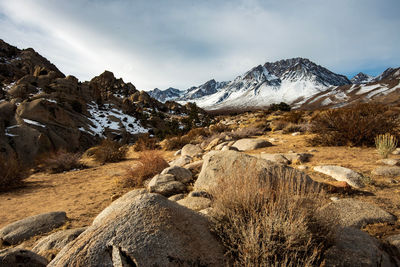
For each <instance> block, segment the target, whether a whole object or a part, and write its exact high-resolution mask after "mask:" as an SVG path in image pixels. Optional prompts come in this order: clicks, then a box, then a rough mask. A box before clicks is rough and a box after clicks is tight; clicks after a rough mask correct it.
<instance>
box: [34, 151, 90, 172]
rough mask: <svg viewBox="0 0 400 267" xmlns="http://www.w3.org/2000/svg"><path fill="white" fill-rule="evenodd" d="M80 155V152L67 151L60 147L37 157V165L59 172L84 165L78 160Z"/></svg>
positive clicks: (46, 169) (49, 170)
mask: <svg viewBox="0 0 400 267" xmlns="http://www.w3.org/2000/svg"><path fill="white" fill-rule="evenodd" d="M80 157H81V154H80V153H69V152H67V151H65V150H63V149H61V150H58V151H56V152H51V153H49V154H46V155H42V156H41V157H40V158H39V166H40V168H41V169H44V170H45V171H48V172H50V173H59V172H64V171H69V170H72V169H80V168H82V167H84V165H83V164H82V163H80V162H79V160H80Z"/></svg>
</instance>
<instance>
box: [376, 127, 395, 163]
mask: <svg viewBox="0 0 400 267" xmlns="http://www.w3.org/2000/svg"><path fill="white" fill-rule="evenodd" d="M375 145H376V149H377V150H378V153H379V154H380V155H381V156H382V158H384V159H386V158H387V157H388V155H389V154H390V153H392V152H393V151H394V150H395V149H396V147H397V139H396V137H395V136H393V135H391V134H389V133H386V134H381V135H378V136H377V137H375Z"/></svg>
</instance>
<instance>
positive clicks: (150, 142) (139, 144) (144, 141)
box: [134, 134, 159, 151]
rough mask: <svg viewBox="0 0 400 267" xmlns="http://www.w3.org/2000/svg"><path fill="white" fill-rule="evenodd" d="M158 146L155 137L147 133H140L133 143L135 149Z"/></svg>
mask: <svg viewBox="0 0 400 267" xmlns="http://www.w3.org/2000/svg"><path fill="white" fill-rule="evenodd" d="M157 148H159V145H158V141H157V139H156V138H151V137H150V135H149V134H143V135H141V136H140V137H139V138H138V140H137V141H136V143H135V146H134V150H135V151H145V150H154V149H157Z"/></svg>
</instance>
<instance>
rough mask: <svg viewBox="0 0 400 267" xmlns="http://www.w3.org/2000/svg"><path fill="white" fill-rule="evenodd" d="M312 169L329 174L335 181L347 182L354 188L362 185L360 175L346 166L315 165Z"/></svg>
mask: <svg viewBox="0 0 400 267" xmlns="http://www.w3.org/2000/svg"><path fill="white" fill-rule="evenodd" d="M314 171H316V172H320V173H323V174H326V175H329V176H331V177H332V178H333V179H335V180H337V181H344V182H347V183H348V184H349V185H351V186H353V187H355V188H361V187H363V186H364V184H363V182H362V176H361V175H360V174H359V173H357V172H355V171H353V170H350V169H348V168H344V167H341V166H333V165H324V166H315V167H314Z"/></svg>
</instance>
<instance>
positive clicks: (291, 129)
mask: <svg viewBox="0 0 400 267" xmlns="http://www.w3.org/2000/svg"><path fill="white" fill-rule="evenodd" d="M307 129H308V124H304V123H303V124H296V123H289V124H288V125H286V126H285V128H283V130H282V133H284V134H288V133H295V132H306V131H307Z"/></svg>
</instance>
